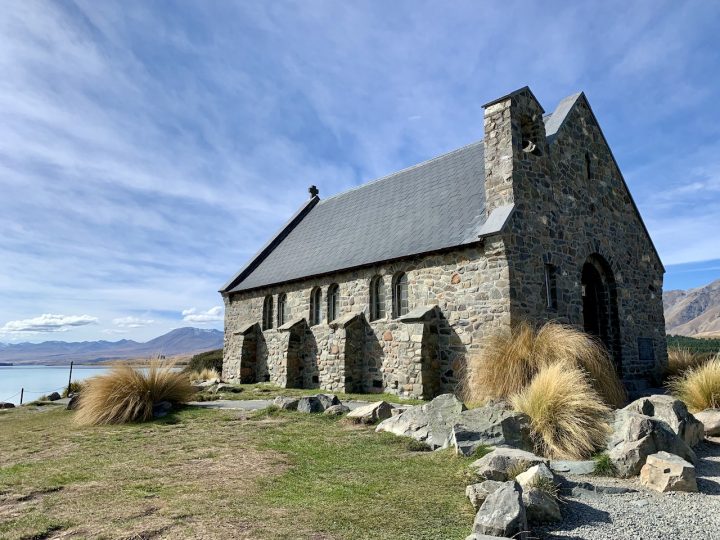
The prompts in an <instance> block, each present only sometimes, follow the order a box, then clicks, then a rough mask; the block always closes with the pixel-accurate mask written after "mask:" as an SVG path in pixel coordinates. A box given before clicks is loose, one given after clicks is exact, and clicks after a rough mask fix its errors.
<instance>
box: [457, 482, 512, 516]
mask: <svg viewBox="0 0 720 540" xmlns="http://www.w3.org/2000/svg"><path fill="white" fill-rule="evenodd" d="M503 485H504V482H497V481H496V480H485V481H484V482H479V483H477V484H471V485H469V486H467V487H466V488H465V495H466V496H467V498H468V499H470V503H471V504H472V505H473V506H474V507H475V510H476V511H477V510H479V509H480V507H481V506H482V504H483V503H484V502H485V499H487V498H488V495H490V494H491V493H495V492H496V491H497V490H498V489H500V488H501V487H502V486H503Z"/></svg>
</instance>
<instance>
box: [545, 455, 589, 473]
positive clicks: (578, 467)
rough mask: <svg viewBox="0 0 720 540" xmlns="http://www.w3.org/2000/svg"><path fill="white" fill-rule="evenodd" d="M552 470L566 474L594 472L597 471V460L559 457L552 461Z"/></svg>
mask: <svg viewBox="0 0 720 540" xmlns="http://www.w3.org/2000/svg"><path fill="white" fill-rule="evenodd" d="M550 470H551V471H553V472H556V473H564V474H578V475H583V474H592V473H594V472H595V461H594V460H592V459H588V460H583V461H575V460H562V459H559V460H556V461H551V462H550Z"/></svg>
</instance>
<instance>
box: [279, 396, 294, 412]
mask: <svg viewBox="0 0 720 540" xmlns="http://www.w3.org/2000/svg"><path fill="white" fill-rule="evenodd" d="M299 403H300V398H292V397H283V396H278V397H276V398H275V399H274V400H273V405H275V406H276V407H278V408H280V409H284V410H286V411H297V408H298V404H299Z"/></svg>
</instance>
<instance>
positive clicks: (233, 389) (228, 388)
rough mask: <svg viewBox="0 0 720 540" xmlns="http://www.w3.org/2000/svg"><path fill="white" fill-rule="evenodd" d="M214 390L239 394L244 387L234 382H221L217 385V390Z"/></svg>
mask: <svg viewBox="0 0 720 540" xmlns="http://www.w3.org/2000/svg"><path fill="white" fill-rule="evenodd" d="M214 391H215V392H228V393H232V394H239V393H240V392H242V391H243V389H242V387H241V386H236V385H234V384H225V383H221V384H218V385H217V386H216V387H215V390H214Z"/></svg>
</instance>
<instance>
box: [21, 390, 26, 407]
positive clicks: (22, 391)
mask: <svg viewBox="0 0 720 540" xmlns="http://www.w3.org/2000/svg"><path fill="white" fill-rule="evenodd" d="M23 394H25V389H24V388H21V389H20V405H22V400H23Z"/></svg>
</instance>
